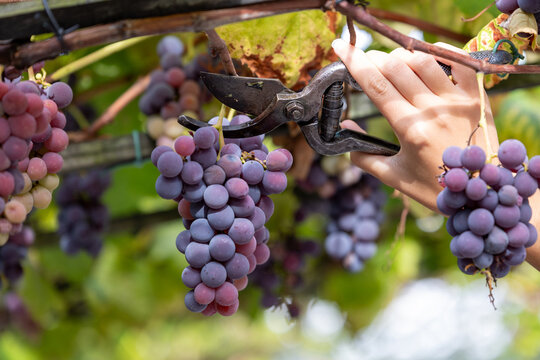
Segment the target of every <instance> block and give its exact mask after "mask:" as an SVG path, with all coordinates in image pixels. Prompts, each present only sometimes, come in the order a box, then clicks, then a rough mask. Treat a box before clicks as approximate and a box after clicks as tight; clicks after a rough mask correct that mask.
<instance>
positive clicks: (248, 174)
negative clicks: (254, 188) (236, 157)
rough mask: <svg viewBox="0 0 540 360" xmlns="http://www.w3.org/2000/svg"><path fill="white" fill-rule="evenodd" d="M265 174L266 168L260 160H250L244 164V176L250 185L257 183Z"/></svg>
mask: <svg viewBox="0 0 540 360" xmlns="http://www.w3.org/2000/svg"><path fill="white" fill-rule="evenodd" d="M263 176H264V168H263V166H262V165H261V163H260V162H258V161H255V160H249V161H246V162H245V163H244V165H242V178H243V179H244V180H245V181H246V182H247V183H248V184H249V185H257V184H258V183H260V182H261V181H262V179H263Z"/></svg>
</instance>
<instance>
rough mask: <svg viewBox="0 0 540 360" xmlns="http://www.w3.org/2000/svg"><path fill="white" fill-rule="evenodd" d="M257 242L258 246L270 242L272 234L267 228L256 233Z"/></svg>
mask: <svg viewBox="0 0 540 360" xmlns="http://www.w3.org/2000/svg"><path fill="white" fill-rule="evenodd" d="M254 236H255V240H257V244H263V243H266V242H267V241H268V239H269V238H270V232H269V231H268V229H267V228H266V227H264V226H263V227H262V228H260V229H259V230H257V231H255V235H254Z"/></svg>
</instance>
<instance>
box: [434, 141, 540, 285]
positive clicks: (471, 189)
mask: <svg viewBox="0 0 540 360" xmlns="http://www.w3.org/2000/svg"><path fill="white" fill-rule="evenodd" d="M496 157H497V158H498V159H499V162H500V165H498V166H496V165H494V164H492V163H491V162H490V161H489V159H486V154H485V152H484V150H483V149H482V148H480V147H478V146H475V145H473V146H469V147H467V148H465V149H461V148H459V147H457V146H451V147H449V148H447V149H446V150H445V151H444V153H443V163H444V166H445V169H446V170H445V172H444V174H442V175H441V184H442V185H443V186H444V189H443V190H442V191H441V192H440V193H439V195H438V197H437V207H438V209H439V210H440V211H441V212H442V213H444V214H446V215H447V216H449V218H448V221H447V223H446V228H447V230H448V233H449V234H450V235H451V236H453V239H452V241H451V242H450V250H451V252H452V254H454V256H456V257H457V259H458V267H459V269H460V270H461V271H462V272H463V273H465V274H468V275H472V274H475V273H477V272H482V273H484V274H487V276H488V278H490V277H493V278H494V279H497V278H502V277H504V276H506V275H507V274H508V273H509V271H510V268H511V267H512V266H517V265H519V264H521V263H522V262H523V261H524V260H525V256H526V248H528V247H530V246H532V245H533V244H534V243H535V242H536V239H537V230H536V228H535V227H534V225H532V224H531V223H530V222H529V221H530V220H531V217H532V209H531V206H530V205H529V200H528V198H529V197H531V196H532V195H533V194H534V193H535V192H536V190H537V189H538V180H539V179H540V156H534V157H532V158H531V159H530V160H529V159H528V158H527V151H526V149H525V146H524V145H523V144H522V143H521V142H520V141H519V140H515V139H510V140H506V141H504V142H502V143H501V145H500V147H499V150H498V154H497V156H496ZM486 160H488V161H486ZM488 280H489V279H488Z"/></svg>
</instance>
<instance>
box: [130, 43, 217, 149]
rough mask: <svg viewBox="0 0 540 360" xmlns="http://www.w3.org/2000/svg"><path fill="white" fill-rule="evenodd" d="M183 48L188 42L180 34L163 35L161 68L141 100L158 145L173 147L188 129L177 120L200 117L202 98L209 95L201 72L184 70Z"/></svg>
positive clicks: (150, 131)
mask: <svg viewBox="0 0 540 360" xmlns="http://www.w3.org/2000/svg"><path fill="white" fill-rule="evenodd" d="M183 52H184V44H183V43H182V41H181V40H180V39H178V38H177V37H175V36H165V37H164V38H163V39H161V41H160V42H159V44H158V46H157V53H158V55H159V57H160V64H161V69H157V70H154V71H153V72H152V73H151V80H150V85H149V86H148V88H147V90H146V92H145V93H144V94H143V96H142V97H141V98H140V100H139V108H140V110H141V111H142V112H143V113H144V114H145V115H148V118H147V121H146V128H147V131H148V134H149V136H150V137H151V138H153V139H154V140H156V141H157V144H158V145H168V146H170V147H173V143H174V139H176V138H177V137H179V136H182V135H186V134H187V131H186V129H184V128H183V127H182V126H181V125H180V124H178V122H177V118H178V116H180V115H187V116H189V117H192V118H195V119H199V118H200V107H201V102H202V101H203V100H205V99H207V98H205V97H204V96H203V95H204V94H203V92H204V91H203V89H202V88H201V86H200V84H199V78H198V73H196V72H194V71H191V70H190V71H189V72H188V73H186V71H184V68H183V66H182V61H181V56H182V53H183ZM194 76H196V77H194ZM207 100H209V99H207Z"/></svg>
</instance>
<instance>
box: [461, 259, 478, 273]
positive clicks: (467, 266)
mask: <svg viewBox="0 0 540 360" xmlns="http://www.w3.org/2000/svg"><path fill="white" fill-rule="evenodd" d="M457 264H458V268H459V270H461V272H462V273H464V274H466V275H473V274H475V273H476V271H477V270H478V269H477V268H476V266H475V265H474V263H473V261H472V259H465V258H462V259H459V258H458V259H457Z"/></svg>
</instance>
